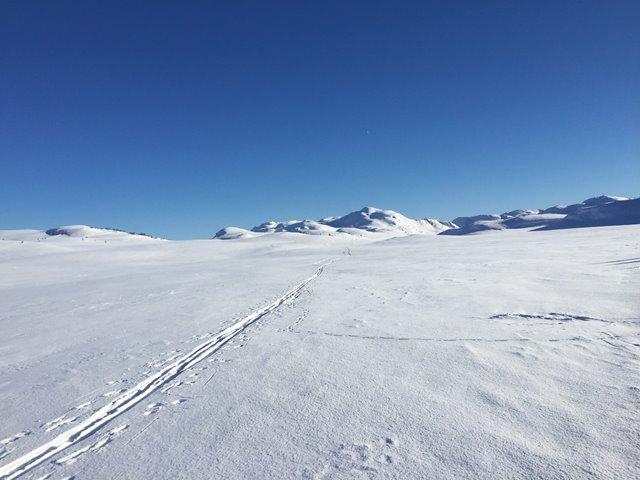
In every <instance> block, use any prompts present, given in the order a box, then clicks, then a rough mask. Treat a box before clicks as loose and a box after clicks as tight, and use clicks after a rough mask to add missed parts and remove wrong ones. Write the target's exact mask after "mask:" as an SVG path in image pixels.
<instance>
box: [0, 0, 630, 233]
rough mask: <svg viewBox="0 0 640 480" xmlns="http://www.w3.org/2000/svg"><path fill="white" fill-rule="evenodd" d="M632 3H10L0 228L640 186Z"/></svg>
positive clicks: (426, 207)
mask: <svg viewBox="0 0 640 480" xmlns="http://www.w3.org/2000/svg"><path fill="white" fill-rule="evenodd" d="M638 25H640V2H637V1H635V0H633V1H624V0H620V1H618V0H616V1H615V2H611V1H597V2H596V1H561V2H558V1H549V2H547V1H535V2H533V1H532V2H513V1H506V0H505V1H500V2H478V1H469V2H465V1H456V2H452V1H448V0H443V1H417V2H375V1H366V2H355V1H354V2H344V1H322V2H304V1H292V2H278V1H273V2H265V1H257V2H243V1H234V2H188V1H185V2H166V1H149V2H143V1H138V2H129V1H127V2H118V1H109V2H104V1H102V2H95V1H74V2H71V1H55V2H51V1H42V2H40V1H35V0H30V1H27V2H20V1H12V2H8V1H7V2H2V4H1V5H0V53H1V54H0V71H1V74H0V167H1V175H0V229H7V228H48V227H52V226H56V225H65V224H76V223H85V224H90V225H94V226H113V227H119V228H123V229H127V230H135V231H145V232H148V233H153V234H157V235H161V236H165V237H169V238H207V237H210V236H212V235H213V234H214V233H215V232H216V231H217V230H218V229H219V228H221V227H223V226H226V225H238V226H243V227H250V226H253V225H254V224H258V223H261V222H263V221H266V220H269V219H276V220H278V219H279V220H283V219H289V218H299V219H302V218H320V217H323V216H327V215H334V214H341V213H347V212H349V211H352V210H356V209H359V208H361V207H363V206H365V205H371V206H378V207H381V208H389V209H394V210H397V211H400V212H402V213H404V214H405V215H408V216H412V217H424V216H429V217H432V218H440V219H444V220H447V219H451V218H453V217H455V216H458V215H467V214H476V213H485V212H486V213H490V212H500V211H505V210H511V209H514V208H519V207H527V208H534V207H546V206H550V205H553V204H556V203H571V202H576V201H580V200H583V199H584V198H586V197H589V196H592V195H596V194H601V193H608V194H617V195H626V196H638V195H639V194H640V192H639V190H640V87H638V86H639V85H640V29H639V28H638Z"/></svg>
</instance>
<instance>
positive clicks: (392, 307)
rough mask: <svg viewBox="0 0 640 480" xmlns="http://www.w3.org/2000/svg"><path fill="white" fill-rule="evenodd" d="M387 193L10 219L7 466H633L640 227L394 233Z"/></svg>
mask: <svg viewBox="0 0 640 480" xmlns="http://www.w3.org/2000/svg"><path fill="white" fill-rule="evenodd" d="M609 204H611V202H606V203H604V205H609ZM617 204H622V201H620V202H616V203H614V205H617ZM625 205H626V204H625ZM593 208H603V207H600V206H594V207H593ZM617 208H618V207H617ZM376 211H377V210H374V209H371V210H370V211H366V212H365V211H363V212H360V213H362V215H359V216H356V219H355V220H357V221H360V220H361V221H362V224H361V225H359V226H358V225H356V224H357V223H358V222H357V221H355V220H354V221H352V220H353V219H350V220H349V221H348V222H346V223H347V224H348V225H350V226H349V227H343V226H341V225H342V224H341V223H340V219H339V218H338V219H329V220H326V222H325V223H323V224H322V225H326V226H329V227H331V228H334V229H336V230H338V229H342V228H353V229H361V227H362V226H364V227H365V228H362V229H361V231H362V232H364V234H363V235H352V234H337V235H299V234H298V233H294V232H289V231H284V232H280V233H265V232H262V233H260V232H251V233H252V234H255V236H254V237H252V238H249V237H245V238H241V239H239V240H231V241H224V242H223V241H211V240H202V241H166V240H159V239H153V238H148V237H143V236H139V235H131V234H126V233H123V232H114V231H106V230H99V231H97V232H94V231H92V230H83V229H84V228H85V227H81V228H80V232H81V233H80V234H78V235H74V234H73V231H72V230H71V229H70V228H69V227H64V229H68V230H69V231H70V232H71V234H62V235H47V234H46V233H45V232H40V231H34V230H29V231H25V230H22V231H3V232H0V238H2V239H3V240H0V304H1V305H2V309H1V310H0V328H1V329H2V330H1V331H2V339H1V341H0V478H2V479H10V478H11V479H14V478H28V479H40V478H50V479H51V480H56V479H62V478H68V477H73V478H75V479H76V480H81V479H91V480H100V479H114V478H116V479H120V478H121V479H128V478H136V479H158V478H171V479H199V478H202V479H205V478H206V479H209V478H220V479H244V478H274V479H276V478H277V479H281V478H309V479H332V478H343V479H347V478H349V479H350V478H384V479H387V478H391V479H395V478H397V479H406V478H442V479H450V478H483V479H495V478H545V479H565V478H601V479H622V478H624V479H627V478H629V479H630V478H638V477H639V476H640V454H639V451H638V445H639V444H640V419H639V415H638V405H639V402H640V374H639V372H640V338H639V334H640V328H639V327H640V313H639V312H640V288H639V286H640V226H639V225H629V226H607V227H598V228H588V227H585V228H571V229H556V230H545V231H536V230H532V229H531V228H521V229H506V230H503V231H487V232H482V233H478V234H475V235H469V236H463V237H457V236H446V235H445V236H442V235H433V234H427V235H408V236H395V238H394V237H393V236H392V235H390V234H388V232H387V233H384V232H380V231H370V230H367V228H368V227H370V226H371V225H373V227H372V228H376V229H379V228H381V227H380V226H379V225H377V224H376V223H375V222H376V221H378V220H379V218H376V215H372V213H375V212H376ZM574 213H575V212H574ZM530 214H531V213H526V214H523V215H530ZM550 214H553V212H551V213H550ZM385 215H387V214H386V213H385ZM568 215H569V214H567V216H568ZM343 218H344V217H343ZM396 221H397V223H398V224H399V225H400V224H402V228H404V229H406V230H409V226H407V225H405V224H403V222H402V218H400V217H397V218H396ZM335 222H337V223H335ZM369 222H371V223H369ZM330 223H334V226H332V225H330ZM409 225H413V224H409ZM87 228H88V227H87ZM535 228H537V227H535ZM274 230H275V228H274ZM76 231H78V230H76ZM229 233H233V232H229ZM376 235H377V236H376ZM320 273H321V274H320Z"/></svg>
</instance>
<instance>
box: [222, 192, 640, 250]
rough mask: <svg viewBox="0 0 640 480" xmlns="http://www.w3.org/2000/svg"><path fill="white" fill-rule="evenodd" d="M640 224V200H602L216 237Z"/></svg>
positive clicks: (292, 223) (294, 224) (233, 231)
mask: <svg viewBox="0 0 640 480" xmlns="http://www.w3.org/2000/svg"><path fill="white" fill-rule="evenodd" d="M636 223H640V199H628V198H625V197H614V196H608V195H602V196H600V197H593V198H588V199H587V200H585V201H584V202H581V203H576V204H573V205H556V206H554V207H550V208H546V209H531V210H522V209H521V210H512V211H510V212H505V213H501V214H481V215H475V216H471V217H457V218H455V219H453V221H451V222H444V221H440V220H432V219H428V218H424V219H418V220H414V219H411V218H408V217H405V216H404V215H402V214H400V213H398V212H394V211H393V210H381V209H379V208H373V207H365V208H363V209H362V210H358V211H356V212H351V213H348V214H347V215H343V216H337V217H326V218H322V219H320V220H303V221H300V220H289V221H285V222H275V221H269V222H265V223H263V224H260V225H258V226H256V227H253V228H252V229H251V230H245V229H243V228H238V227H226V228H223V229H222V230H220V231H219V232H218V233H216V235H215V236H214V238H217V239H220V240H235V239H239V238H251V237H255V236H260V235H263V234H269V233H282V232H289V233H303V234H306V235H329V236H335V235H352V236H358V237H372V238H377V237H380V234H384V236H385V237H387V236H394V237H395V236H406V235H434V234H444V235H467V234H469V233H476V232H481V231H486V230H506V229H511V228H533V227H539V228H540V229H545V230H548V229H555V228H577V227H589V226H605V225H630V224H636Z"/></svg>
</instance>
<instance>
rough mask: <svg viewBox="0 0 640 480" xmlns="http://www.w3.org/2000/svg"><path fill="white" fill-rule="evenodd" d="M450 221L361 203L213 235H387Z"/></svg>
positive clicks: (431, 231)
mask: <svg viewBox="0 0 640 480" xmlns="http://www.w3.org/2000/svg"><path fill="white" fill-rule="evenodd" d="M453 227H454V225H453V224H451V223H449V222H441V221H439V220H432V219H429V218H423V219H418V220H414V219H411V218H408V217H405V216H404V215H402V214H400V213H398V212H394V211H393V210H381V209H379V208H374V207H365V208H363V209H362V210H358V211H356V212H351V213H348V214H346V215H343V216H338V217H326V218H322V219H320V220H302V221H299V220H289V221H286V222H275V221H269V222H265V223H263V224H261V225H258V226H256V227H253V228H252V229H251V230H245V229H242V228H237V227H226V228H223V229H222V230H220V231H219V232H218V233H216V235H215V237H214V238H217V239H222V240H230V239H236V238H248V237H252V236H255V235H256V234H265V233H280V232H289V233H303V234H307V235H330V236H334V235H352V236H371V234H374V235H375V234H386V235H387V236H405V235H416V234H421V235H435V234H438V233H441V232H443V231H445V230H447V229H449V228H453Z"/></svg>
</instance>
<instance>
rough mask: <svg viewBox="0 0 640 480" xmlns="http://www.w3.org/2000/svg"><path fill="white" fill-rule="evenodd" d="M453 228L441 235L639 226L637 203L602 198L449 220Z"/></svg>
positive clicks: (636, 200) (630, 200) (632, 200)
mask: <svg viewBox="0 0 640 480" xmlns="http://www.w3.org/2000/svg"><path fill="white" fill-rule="evenodd" d="M453 223H454V224H455V226H456V227H457V228H453V229H449V230H448V231H446V232H443V233H444V234H445V235H466V234H469V233H475V232H481V231H485V230H505V229H509V228H531V227H540V229H544V230H550V229H556V228H579V227H595V226H606V225H631V224H636V223H640V199H629V198H625V197H614V196H609V195H602V196H599V197H593V198H588V199H587V200H585V201H583V202H581V203H576V204H573V205H556V206H554V207H550V208H546V209H534V210H514V211H511V212H505V213H501V214H493V215H475V216H472V217H458V218H455V219H453Z"/></svg>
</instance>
